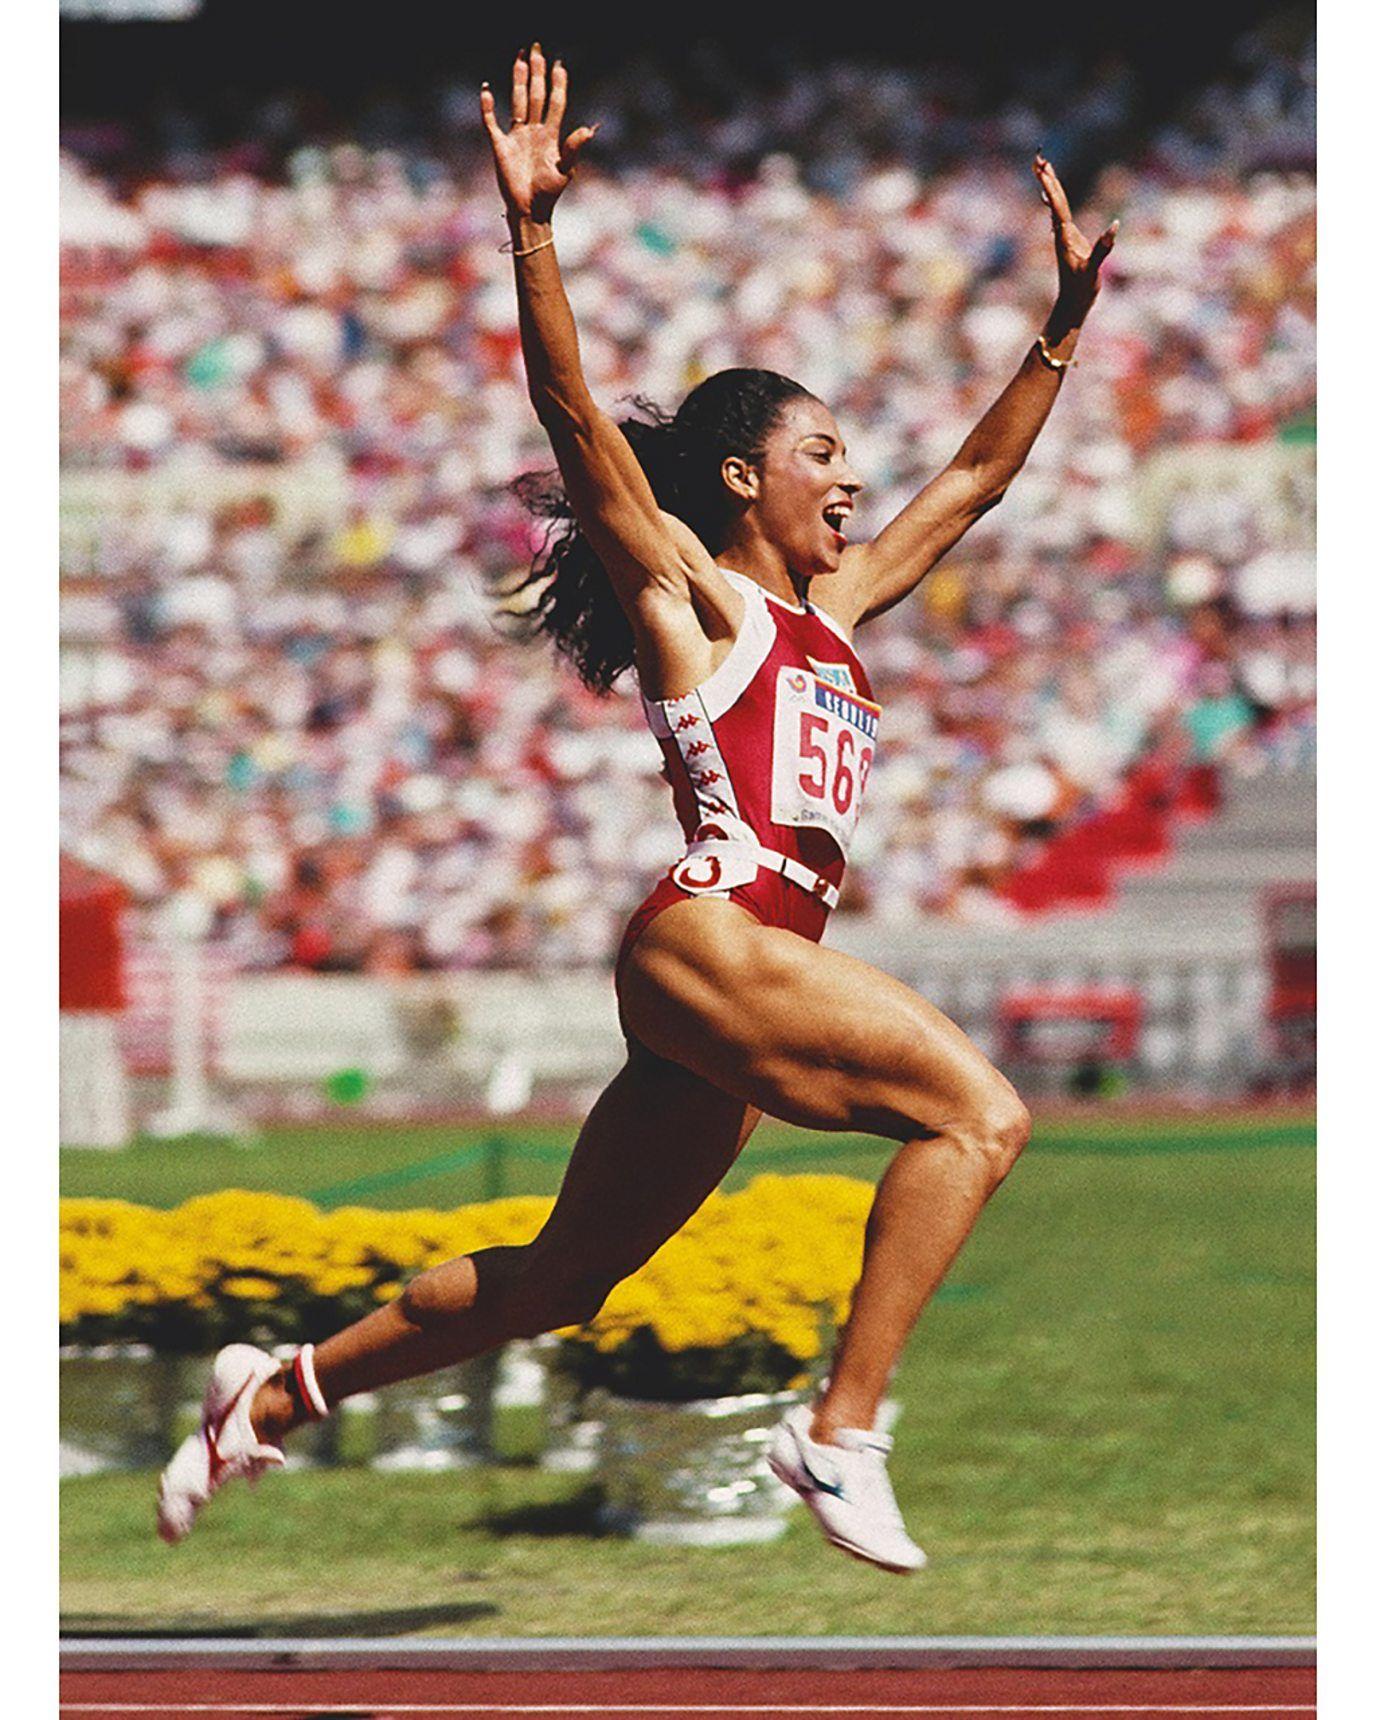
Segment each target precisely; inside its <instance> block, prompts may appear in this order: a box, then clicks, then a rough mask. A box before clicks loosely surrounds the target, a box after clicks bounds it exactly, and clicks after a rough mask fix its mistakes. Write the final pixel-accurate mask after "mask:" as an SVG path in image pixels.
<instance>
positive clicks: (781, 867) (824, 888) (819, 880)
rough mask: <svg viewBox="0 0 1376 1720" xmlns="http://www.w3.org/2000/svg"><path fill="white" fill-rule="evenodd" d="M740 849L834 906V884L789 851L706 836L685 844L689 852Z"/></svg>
mask: <svg viewBox="0 0 1376 1720" xmlns="http://www.w3.org/2000/svg"><path fill="white" fill-rule="evenodd" d="M742 849H744V850H745V851H746V852H747V853H748V854H749V855H750V858H751V859H752V860H754V861H755V863H756V865H759V866H763V867H764V869H765V871H766V872H777V873H779V875H780V876H781V877H784V878H787V879H788V881H789V883H790V884H796V885H797V886H798V888H799V889H800V890H806V891H807V893H808V895H809V896H816V898H817V899H818V901H819V902H821V903H823V905H824V906H825V907H827V908H828V909H831V908H834V907H835V906H836V904H837V903H838V902H839V901H840V899H841V892H840V891H839V890H838V889H837V888H836V886H835V884H829V883H828V882H827V880H826V879H825V878H824V877H823V876H822V875H821V873H820V872H814V871H813V870H812V868H811V867H810V866H804V865H803V863H802V861H801V860H794V859H793V858H792V857H791V856H790V855H787V854H780V853H778V851H777V850H776V849H773V848H764V847H762V846H761V845H760V844H759V843H758V842H745V841H741V840H734V839H733V840H728V839H726V838H713V837H709V838H708V839H707V840H706V841H704V842H690V843H689V844H688V854H689V855H690V856H697V855H699V854H726V853H739V852H740V851H741V850H742Z"/></svg>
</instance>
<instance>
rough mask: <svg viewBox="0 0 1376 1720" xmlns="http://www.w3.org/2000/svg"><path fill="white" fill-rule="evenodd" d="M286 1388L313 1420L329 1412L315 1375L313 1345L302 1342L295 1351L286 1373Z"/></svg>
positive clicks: (321, 1418)
mask: <svg viewBox="0 0 1376 1720" xmlns="http://www.w3.org/2000/svg"><path fill="white" fill-rule="evenodd" d="M287 1383H288V1389H289V1390H291V1393H292V1396H293V1397H294V1398H296V1399H297V1401H298V1402H299V1403H300V1405H301V1408H302V1409H303V1410H304V1411H305V1413H306V1414H307V1415H308V1416H309V1417H310V1418H311V1419H312V1420H313V1421H323V1420H324V1419H325V1417H326V1416H327V1415H328V1414H329V1413H330V1406H329V1404H327V1403H326V1402H325V1394H324V1392H322V1391H321V1389H320V1381H319V1380H318V1379H316V1377H315V1345H314V1344H303V1345H302V1346H301V1348H300V1349H299V1350H298V1351H297V1352H296V1355H295V1357H294V1359H293V1361H292V1364H291V1368H290V1370H289V1371H288V1374H287Z"/></svg>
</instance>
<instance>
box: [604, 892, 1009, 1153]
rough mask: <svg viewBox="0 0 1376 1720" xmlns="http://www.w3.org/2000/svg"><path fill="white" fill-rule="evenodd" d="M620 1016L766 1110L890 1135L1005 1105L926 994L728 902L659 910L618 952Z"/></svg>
mask: <svg viewBox="0 0 1376 1720" xmlns="http://www.w3.org/2000/svg"><path fill="white" fill-rule="evenodd" d="M620 985H621V1008H622V1014H623V1018H624V1019H625V1021H626V1023H627V1025H628V1026H629V1027H630V1028H631V1030H632V1031H634V1032H635V1034H636V1035H637V1036H638V1037H639V1038H640V1039H641V1040H642V1041H643V1042H644V1043H645V1044H646V1045H647V1046H649V1047H650V1048H651V1049H652V1050H654V1051H656V1052H658V1053H659V1055H660V1056H661V1057H665V1058H673V1059H676V1060H677V1061H678V1062H680V1063H682V1064H683V1065H684V1066H685V1067H686V1068H688V1069H690V1070H692V1071H693V1072H694V1073H695V1074H697V1075H700V1076H701V1077H703V1079H705V1080H706V1081H709V1082H711V1083H712V1084H714V1085H716V1086H719V1087H721V1088H723V1089H725V1090H726V1091H727V1092H730V1093H732V1094H735V1095H736V1096H737V1097H738V1098H741V1099H743V1100H745V1101H746V1102H748V1103H749V1104H752V1105H755V1106H758V1107H759V1108H760V1109H761V1110H763V1111H765V1112H767V1113H768V1114H769V1115H771V1116H777V1117H781V1118H783V1119H784V1120H785V1121H788V1122H795V1123H800V1124H803V1125H804V1126H805V1127H808V1128H815V1129H864V1130H866V1131H868V1132H870V1133H873V1134H879V1135H886V1136H889V1137H890V1138H893V1139H898V1140H904V1139H910V1138H911V1137H912V1136H913V1135H914V1134H915V1133H920V1132H923V1131H930V1132H932V1133H939V1132H942V1131H944V1130H945V1129H947V1128H948V1127H951V1126H954V1125H960V1124H963V1123H965V1122H967V1121H968V1119H969V1118H970V1116H971V1115H972V1113H979V1112H983V1111H985V1110H987V1109H988V1108H989V1107H990V1106H991V1105H992V1106H994V1107H995V1108H997V1107H998V1106H1000V1105H1003V1104H1006V1105H1007V1106H1009V1107H1010V1108H1012V1107H1016V1106H1017V1097H1016V1095H1015V1094H1014V1092H1013V1089H1012V1087H1011V1086H1010V1085H1009V1083H1008V1082H1007V1081H1006V1080H1005V1079H1004V1077H1003V1076H1002V1075H1000V1074H999V1072H998V1071H997V1070H996V1069H995V1068H994V1066H993V1065H992V1064H991V1063H990V1062H989V1060H988V1059H987V1058H986V1057H985V1056H984V1054H983V1052H981V1051H980V1050H979V1049H978V1047H977V1046H975V1045H974V1044H972V1043H971V1041H970V1040H969V1039H968V1038H967V1037H966V1036H965V1034H964V1033H962V1032H961V1030H960V1029H959V1028H958V1027H957V1026H956V1025H955V1023H954V1022H952V1021H949V1020H948V1019H947V1018H946V1016H944V1015H943V1014H942V1013H941V1011H940V1010H938V1009H936V1008H935V1007H934V1006H933V1005H932V1004H930V1003H928V1002H927V1001H926V999H925V998H922V997H920V996H918V994H917V993H916V992H914V991H912V990H910V989H909V988H908V987H907V986H905V985H903V984H901V983H900V982H899V981H898V980H896V979H893V978H892V977H891V976H890V975H888V974H885V973H881V972H880V971H879V970H878V969H877V968H872V967H870V966H869V964H868V963H867V962H862V961H859V960H857V959H856V958H855V957H854V956H848V955H845V954H844V953H842V952H840V951H837V950H828V949H824V948H822V947H821V946H820V945H817V944H813V943H809V942H808V941H807V940H806V939H804V938H800V937H798V936H797V935H796V934H795V933H793V932H788V931H784V930H782V929H781V928H779V927H775V926H764V925H761V924H760V923H759V922H758V921H757V920H755V919H754V918H752V916H751V915H749V914H747V913H745V912H744V911H743V910H742V909H740V908H738V907H735V906H734V905H733V904H731V903H730V902H725V901H720V900H716V899H713V898H702V899H700V900H698V901H696V902H685V903H682V904H679V905H678V906H676V907H673V908H669V909H666V911H665V912H664V913H662V914H661V915H660V916H659V917H658V918H657V919H656V920H655V921H654V922H653V924H652V925H651V926H649V927H648V928H647V929H646V931H645V932H644V933H643V934H642V936H641V937H640V939H639V940H638V941H637V942H636V944H635V945H634V947H633V948H632V949H631V950H630V952H629V953H628V955H627V957H626V959H625V961H624V962H623V964H622V969H621V974H620Z"/></svg>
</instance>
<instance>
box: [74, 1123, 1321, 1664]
mask: <svg viewBox="0 0 1376 1720" xmlns="http://www.w3.org/2000/svg"><path fill="white" fill-rule="evenodd" d="M475 1138H476V1136H475V1135H474V1133H472V1132H466V1131H463V1130H458V1129H454V1128H442V1127H435V1128H424V1129H421V1128H412V1129H404V1130H387V1131H383V1132H379V1131H376V1130H365V1129H352V1128H351V1129H333V1130H298V1131H278V1132H274V1133H272V1134H271V1135H269V1136H268V1137H267V1138H266V1139H265V1140H264V1142H263V1143H262V1144H261V1145H259V1146H256V1147H252V1148H234V1147H210V1146H195V1147H186V1146H184V1147H176V1148H169V1147H154V1146H141V1147H137V1148H134V1149H132V1150H131V1151H129V1152H128V1153H125V1154H120V1155H110V1154H95V1153H69V1154H64V1156H63V1163H62V1173H61V1177H62V1189H63V1192H64V1193H72V1194H118V1195H121V1196H124V1197H126V1198H130V1199H138V1200H148V1201H156V1202H157V1203H158V1204H171V1203H173V1202H175V1201H177V1200H180V1199H183V1198H185V1197H186V1196H187V1195H190V1194H192V1193H195V1192H198V1191H201V1190H205V1189H211V1188H217V1187H221V1186H226V1185H229V1184H237V1185H239V1186H247V1187H254V1186H256V1187H265V1188H278V1189H283V1190H287V1191H290V1192H293V1193H304V1194H310V1195H312V1196H315V1197H316V1198H320V1199H322V1203H323V1204H338V1203H339V1202H341V1201H342V1200H345V1199H348V1200H366V1201H368V1202H371V1203H373V1204H378V1205H387V1206H400V1205H431V1204H434V1205H443V1204H452V1203H457V1202H458V1201H462V1200H472V1199H478V1198H482V1196H483V1194H484V1192H486V1184H485V1180H484V1179H485V1178H490V1176H491V1174H492V1172H491V1167H490V1166H488V1165H486V1164H485V1163H484V1162H483V1161H482V1160H478V1161H476V1162H472V1163H467V1164H460V1165H458V1166H452V1165H450V1164H449V1161H450V1160H452V1159H453V1158H454V1156H455V1155H456V1154H459V1153H462V1152H463V1151H464V1150H465V1148H467V1147H469V1146H471V1145H472V1142H473V1140H474V1139H475ZM569 1138H570V1132H569V1131H568V1130H566V1129H554V1128H551V1129H537V1128H530V1129H524V1128H523V1129H522V1130H521V1132H520V1136H519V1139H520V1141H521V1142H523V1143H526V1144H528V1145H529V1146H531V1147H533V1148H538V1149H542V1150H541V1152H540V1156H539V1157H538V1158H527V1157H523V1156H518V1155H517V1154H514V1153H509V1154H508V1155H507V1156H506V1161H505V1164H504V1165H503V1166H502V1177H503V1180H504V1186H506V1187H507V1188H508V1189H509V1190H510V1191H512V1192H515V1191H518V1190H522V1189H532V1190H543V1189H548V1188H550V1187H552V1186H553V1185H554V1183H555V1182H556V1181H557V1177H558V1169H559V1159H560V1158H561V1156H562V1154H563V1152H564V1151H565V1150H566V1149H567V1144H568V1141H569ZM515 1139H516V1137H515V1136H514V1135H513V1141H514V1140H515ZM1313 1141H1314V1130H1313V1125H1312V1122H1310V1121H1306V1120H1304V1119H1299V1120H1294V1119H1291V1120H1285V1119H1275V1118H1272V1119H1267V1118H1254V1119H1249V1118H1241V1119H1239V1118H1214V1119H1201V1120H1199V1121H1198V1122H1194V1121H1182V1120H1180V1119H1172V1120H1170V1121H1160V1122H1144V1121H1141V1120H1132V1121H1128V1120H1122V1121H1116V1122H1103V1123H1099V1124H1095V1125H1094V1126H1090V1125H1088V1124H1086V1123H1083V1122H1058V1123H1056V1124H1054V1125H1053V1124H1049V1123H1048V1124H1043V1125H1041V1126H1039V1128H1038V1130H1037V1133H1036V1136H1035V1137H1034V1142H1033V1145H1032V1147H1031V1148H1030V1149H1029V1151H1028V1153H1027V1155H1026V1156H1025V1157H1024V1160H1023V1162H1022V1164H1021V1165H1020V1166H1019V1168H1018V1170H1017V1171H1016V1172H1015V1174H1014V1176H1013V1177H1012V1178H1011V1179H1010V1181H1009V1182H1008V1183H1007V1184H1006V1185H1005V1187H1004V1188H1003V1189H1002V1190H1001V1191H1000V1193H999V1195H998V1196H997V1198H996V1199H995V1201H994V1202H993V1204H992V1205H991V1206H990V1208H989V1210H988V1212H987V1213H986V1214H985V1216H984V1218H983V1219H982V1220H981V1223H980V1225H979V1227H978V1229H977V1230H976V1232H975V1235H974V1237H973V1238H972V1240H971V1242H970V1244H969V1246H968V1247H967V1249H966V1251H965V1252H964V1254H963V1255H962V1256H961V1258H960V1259H959V1261H958V1262H957V1264H956V1267H955V1269H954V1271H953V1273H952V1275H951V1278H950V1280H949V1282H948V1284H947V1285H946V1286H945V1287H944V1289H943V1291H942V1292H941V1294H940V1295H939V1296H938V1298H937V1300H936V1302H935V1303H934V1304H933V1305H932V1307H931V1309H930V1310H929V1312H928V1314H927V1315H926V1316H925V1317H924V1320H923V1322H922V1324H921V1326H920V1327H919V1330H918V1333H917V1336H916V1337H915V1339H914V1341H913V1343H912V1345H911V1346H910V1348H909V1353H908V1355H907V1356H906V1358H905V1360H904V1363H903V1365H902V1367H901V1369H900V1372H899V1374H898V1376H897V1378H896V1380H895V1387H894V1389H895V1395H896V1396H897V1397H898V1398H899V1399H900V1400H901V1402H902V1403H903V1405H904V1414H903V1419H902V1421H901V1422H900V1424H899V1430H898V1431H899V1439H898V1446H897V1449H896V1451H895V1454H894V1458H893V1464H892V1467H893V1475H894V1481H895V1485H896V1488H897V1491H898V1494H899V1497H900V1499H901V1500H902V1502H903V1503H904V1505H905V1508H906V1512H907V1516H908V1519H909V1522H910V1523H911V1525H912V1527H913V1528H914V1530H915V1531H916V1532H917V1535H918V1538H919V1540H921V1541H922V1542H923V1544H924V1545H925V1546H926V1548H927V1550H928V1552H929V1554H930V1556H931V1560H932V1563H931V1566H930V1568H929V1570H927V1571H926V1572H924V1573H922V1574H921V1575H919V1576H918V1577H916V1578H913V1579H910V1580H899V1579H896V1578H893V1577H890V1576H886V1575H885V1574H883V1573H880V1572H875V1571H872V1570H869V1569H867V1568H865V1567H862V1566H859V1565H857V1564H855V1563H853V1562H852V1561H850V1560H847V1559H845V1558H843V1557H842V1556H841V1555H839V1554H836V1553H834V1552H833V1551H832V1550H831V1549H829V1548H827V1547H826V1546H825V1545H824V1544H823V1543H822V1542H821V1540H820V1539H819V1537H818V1536H817V1535H816V1532H815V1530H814V1529H813V1527H812V1525H811V1522H810V1520H809V1519H807V1517H806V1515H805V1514H804V1513H802V1512H799V1513H797V1514H796V1521H795V1523H794V1524H793V1526H792V1527H791V1528H790V1530H789V1532H788V1534H787V1536H786V1537H785V1538H784V1539H783V1540H782V1541H780V1542H778V1543H776V1544H775V1545H773V1546H769V1547H763V1548H759V1547H752V1548H740V1549H720V1550H700V1551H698V1550H684V1549H676V1550H673V1551H661V1550H652V1549H647V1548H644V1547H641V1546H639V1545H636V1544H632V1543H625V1542H620V1541H616V1540H612V1539H609V1538H599V1537H597V1536H595V1535H593V1534H592V1533H591V1519H592V1504H591V1500H590V1498H589V1495H588V1492H587V1488H586V1483H585V1480H584V1479H583V1478H579V1477H565V1476H556V1475H547V1474H545V1473H543V1472H542V1471H540V1470H539V1469H537V1468H536V1467H535V1466H534V1462H533V1457H532V1438H531V1429H530V1428H529V1426H528V1425H527V1426H522V1425H520V1424H519V1422H518V1421H515V1420H513V1421H511V1422H509V1423H508V1425H507V1426H506V1428H505V1430H504V1439H505V1441H506V1445H505V1449H506V1451H507V1459H506V1461H504V1462H503V1463H501V1464H500V1465H498V1466H495V1467H493V1468H492V1469H489V1470H484V1471H472V1472H460V1473H457V1474H448V1475H409V1476H402V1475H397V1474H381V1473H375V1472H373V1471H370V1470H367V1469H340V1470H335V1471H314V1472H301V1473H298V1474H293V1475H289V1476H281V1477H271V1478H269V1479H268V1481H267V1482H266V1483H265V1484H264V1486H263V1488H262V1489H261V1490H260V1491H258V1492H256V1493H249V1492H248V1491H247V1490H238V1491H234V1492H231V1493H229V1494H226V1495H225V1497H224V1498H223V1499H220V1500H217V1501H216V1503H215V1505H214V1507H213V1508H212V1510H211V1511H210V1512H209V1513H208V1514H207V1517H206V1520H205V1522H204V1523H203V1524H202V1525H201V1527H200V1528H199V1529H198V1530H197V1532H196V1534H195V1535H194V1536H193V1537H192V1538H191V1540H190V1541H188V1542H187V1543H186V1544H184V1545H183V1546H182V1547H180V1548H177V1549H175V1550H170V1549H168V1548H165V1547H163V1546H162V1545H161V1544H160V1543H158V1542H157V1541H156V1540H155V1539H154V1537H153V1535H152V1477H151V1475H105V1476H94V1477H90V1478H87V1479H82V1480H72V1481H68V1482H65V1483H63V1486H62V1579H63V1608H64V1618H65V1621H66V1623H67V1625H68V1627H69V1628H95V1627H99V1628H112V1629H133V1630H140V1631H145V1632H146V1631H160V1630H174V1631H175V1630H196V1631H208V1630H209V1631H214V1630H230V1629H232V1630H236V1631H258V1632H262V1633H264V1634H290V1633H298V1634H300V1633H309V1632H323V1633H333V1632H354V1633H368V1632H386V1631H390V1630H425V1631H437V1632H460V1633H464V1634H493V1635H526V1634H529V1635H538V1634H552V1633H569V1634H612V1633H615V1634H623V1633H624V1634H642V1633H658V1632H664V1633H672V1634H682V1635H688V1634H693V1633H699V1632H723V1633H731V1634H747V1635H748V1634H765V1633H768V1634H773V1633H784V1634H791V1633H797V1634H813V1633H818V1634H821V1633H831V1632H843V1633H858V1634H870V1633H874V1634H886V1633H894V1634H931V1633H938V1634H940V1633H967V1632H969V1633H995V1632H999V1633H1038V1634H1040V1633H1055V1634H1062V1633H1064V1634H1078V1633H1087V1634H1092V1633H1107V1632H1120V1633H1130V1634H1136V1633H1176V1632H1179V1633H1203V1632H1209V1633H1214V1632H1218V1633H1226V1632H1239V1633H1248V1632H1280V1633H1289V1632H1308V1631H1310V1630H1312V1629H1313V1625H1314V1594H1313V1579H1314V1568H1313V1567H1314V1560H1313V1542H1314V1427H1313V1423H1314V1349H1313V1346H1314V1303H1313V1267H1314V1186H1313V1184H1314V1152H1313ZM819 1146H825V1147H827V1148H832V1147H834V1148H835V1149H837V1154H836V1156H835V1157H834V1158H832V1157H828V1158H826V1159H825V1160H823V1159H821V1158H819V1157H818V1156H817V1154H816V1151H815V1149H817V1148H818V1147H819ZM647 1150H649V1149H648V1148H647ZM883 1161H884V1154H883V1151H882V1149H876V1148H874V1147H873V1146H872V1145H871V1144H869V1143H863V1142H859V1141H856V1142H850V1141H842V1142H835V1143H831V1142H827V1143H821V1142H819V1140H818V1138H817V1137H815V1136H802V1135H796V1134H793V1133H792V1132H790V1131H787V1130H784V1129H773V1130H771V1131H770V1132H769V1133H768V1134H767V1135H766V1134H764V1133H762V1134H761V1137H760V1138H759V1141H758V1143H755V1144H752V1147H751V1148H750V1150H749V1151H748V1152H747V1154H746V1156H745V1161H744V1163H743V1164H742V1165H741V1166H740V1167H739V1168H738V1170H737V1172H736V1173H735V1178H736V1180H740V1179H742V1178H745V1179H748V1178H749V1176H750V1175H751V1174H753V1172H755V1171H757V1170H760V1169H764V1168H769V1169H786V1168H787V1167H788V1166H789V1165H790V1164H792V1165H795V1166H796V1167H797V1168H798V1169H818V1168H823V1166H825V1168H828V1169H837V1170H844V1171H847V1172H849V1173H851V1174H855V1175H862V1176H871V1177H872V1176H873V1175H875V1174H876V1173H877V1171H878V1170H879V1169H880V1168H881V1166H882V1163H883ZM417 1167H420V1169H419V1172H418V1171H417ZM387 1177H390V1178H391V1179H392V1180H390V1181H385V1182H384V1181H382V1180H380V1179H383V1178H387ZM369 1179H371V1182H370V1186H369V1187H368V1188H367V1189H366V1190H361V1189H360V1188H359V1186H358V1185H359V1184H360V1182H368V1181H369ZM341 1191H342V1192H341Z"/></svg>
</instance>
